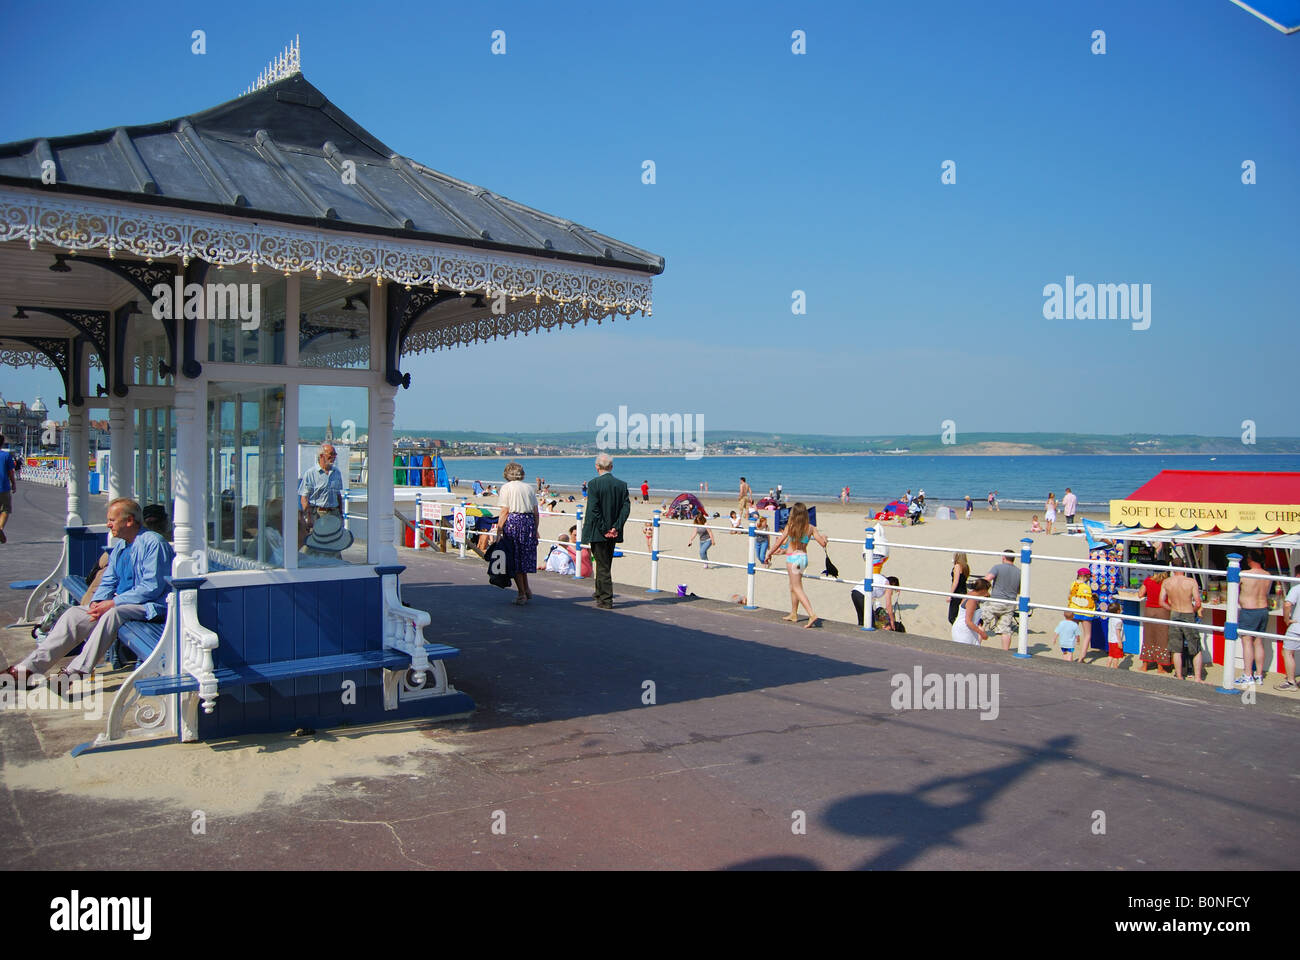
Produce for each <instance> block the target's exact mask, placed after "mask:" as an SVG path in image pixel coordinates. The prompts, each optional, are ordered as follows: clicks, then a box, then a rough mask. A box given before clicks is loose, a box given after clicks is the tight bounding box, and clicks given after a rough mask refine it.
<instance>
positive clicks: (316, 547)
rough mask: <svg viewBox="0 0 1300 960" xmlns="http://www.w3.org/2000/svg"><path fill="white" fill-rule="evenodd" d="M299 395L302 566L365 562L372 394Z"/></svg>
mask: <svg viewBox="0 0 1300 960" xmlns="http://www.w3.org/2000/svg"><path fill="white" fill-rule="evenodd" d="M298 390H299V392H298V411H299V413H298V487H297V490H298V503H297V507H298V547H299V549H298V566H299V567H330V566H336V565H338V564H343V563H365V562H366V541H367V539H368V538H367V524H368V522H369V516H370V511H369V509H368V501H369V497H368V496H367V493H368V485H369V462H368V452H369V443H368V441H369V433H370V422H369V418H368V413H369V409H370V394H369V391H367V390H366V389H365V388H364V387H312V386H304V387H299V388H298Z"/></svg>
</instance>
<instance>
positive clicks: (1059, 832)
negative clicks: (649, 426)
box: [0, 484, 1300, 870]
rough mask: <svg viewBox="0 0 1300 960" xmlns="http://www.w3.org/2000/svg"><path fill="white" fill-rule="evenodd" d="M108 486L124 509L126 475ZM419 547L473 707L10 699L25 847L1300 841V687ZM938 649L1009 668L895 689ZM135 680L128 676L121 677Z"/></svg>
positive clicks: (438, 633) (957, 658)
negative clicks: (405, 712)
mask: <svg viewBox="0 0 1300 960" xmlns="http://www.w3.org/2000/svg"><path fill="white" fill-rule="evenodd" d="M91 500H92V504H91V506H90V508H89V510H88V515H89V516H91V517H92V518H96V519H97V518H98V517H99V516H100V515H101V514H102V510H103V502H104V498H103V497H92V498H91ZM63 510H64V492H63V490H61V489H59V488H54V487H39V486H36V485H34V484H22V485H21V486H20V487H19V490H18V492H17V494H16V495H15V513H14V517H13V519H12V521H11V522H10V525H9V527H8V533H9V543H8V544H7V545H5V546H3V547H0V583H2V584H4V585H5V587H6V589H3V591H0V621H2V622H3V623H6V624H7V623H12V622H14V621H15V620H16V619H17V618H18V616H19V614H20V613H21V610H22V604H23V602H24V601H25V599H26V594H25V593H22V592H19V591H16V590H8V589H7V584H8V583H9V582H10V581H14V580H25V579H39V578H40V577H43V576H44V575H45V573H47V572H48V570H49V569H50V567H51V566H52V565H53V563H54V562H55V560H56V559H57V557H58V553H59V535H60V532H61V525H62V515H63ZM635 533H636V531H630V532H629V536H630V537H631V536H632V535H634V534H635ZM402 562H403V563H406V564H407V570H406V573H405V574H404V575H403V578H402V584H403V586H402V593H403V599H404V600H405V602H406V603H408V604H411V605H413V606H416V607H421V608H423V609H427V610H429V611H430V612H431V613H432V616H433V627H432V628H430V630H429V631H428V639H429V640H443V641H446V642H448V643H451V644H453V645H455V646H457V647H460V648H461V650H462V655H461V656H460V657H459V658H457V659H455V660H451V661H449V662H448V670H449V673H450V677H451V682H452V683H453V684H454V685H455V686H456V687H457V688H459V689H462V690H465V691H466V692H467V693H469V694H470V695H471V696H472V697H473V698H474V699H475V700H476V701H477V703H478V705H479V709H478V712H477V713H475V715H474V716H473V717H472V718H470V719H468V720H465V721H457V722H451V723H441V724H434V723H428V722H419V723H408V724H398V725H389V726H379V727H373V728H366V729H362V728H337V729H333V730H323V731H319V732H317V733H316V734H315V735H308V736H302V737H294V736H291V735H288V734H285V735H275V736H257V737H246V738H241V739H239V740H238V741H227V742H209V743H201V744H179V743H163V744H154V745H149V746H144V747H140V748H136V749H126V750H117V751H111V752H91V753H88V754H85V755H83V756H81V757H80V758H78V759H75V760H74V759H72V758H71V757H69V756H68V751H69V750H70V749H71V748H72V747H73V746H74V745H76V744H78V743H80V742H84V741H86V740H90V739H92V738H93V736H94V734H95V733H96V732H97V730H98V729H102V720H101V721H99V722H93V721H90V720H88V719H85V718H84V717H83V716H82V714H81V713H80V712H76V711H71V710H67V709H62V710H5V711H3V712H0V791H2V792H3V797H2V798H0V841H3V850H4V853H3V855H0V856H2V859H0V865H3V866H4V867H7V868H16V869H47V868H120V867H128V866H130V867H151V868H156V867H169V868H177V869H191V868H193V869H214V868H216V869H223V868H235V869H280V868H318V869H319V868H323V869H358V868H372V869H373V868H440V869H575V868H576V869H607V868H637V869H642V868H644V869H724V868H746V867H774V868H805V869H857V868H868V869H897V868H919V869H961V870H978V869H994V868H1028V869H1035V868H1037V869H1075V868H1079V869H1124V870H1185V869H1203V870H1210V869H1214V870H1221V869H1229V870H1235V869H1254V868H1265V869H1295V868H1296V867H1297V866H1300V854H1298V853H1296V851H1297V850H1298V849H1300V826H1297V823H1296V817H1295V813H1294V809H1293V808H1294V804H1293V803H1291V798H1292V797H1293V796H1294V793H1295V789H1296V775H1295V774H1294V773H1293V772H1292V769H1291V766H1290V764H1289V763H1288V762H1287V760H1286V758H1287V757H1288V756H1289V755H1290V748H1291V746H1292V745H1293V743H1294V738H1295V734H1296V731H1297V730H1298V729H1300V726H1298V724H1300V706H1298V705H1297V704H1296V703H1294V702H1293V701H1292V700H1290V699H1289V698H1282V697H1260V698H1259V700H1258V702H1257V703H1254V704H1245V703H1243V702H1242V700H1241V699H1240V698H1238V697H1229V696H1224V695H1220V694H1216V693H1214V692H1213V691H1212V690H1211V689H1208V688H1206V687H1201V686H1199V685H1194V684H1190V683H1185V684H1182V685H1181V686H1177V687H1175V688H1172V689H1171V685H1170V683H1169V681H1167V680H1161V679H1159V678H1155V677H1147V676H1142V675H1141V674H1132V673H1129V672H1128V671H1106V670H1093V671H1087V673H1086V674H1084V673H1082V672H1080V671H1079V670H1078V669H1071V667H1070V665H1068V664H1064V663H1060V662H1058V661H1055V660H1050V659H1047V658H1036V659H1034V660H1032V661H1017V660H1013V659H1011V658H1009V657H1007V656H1006V655H1004V654H1003V653H1001V651H996V650H991V649H981V648H973V647H958V646H957V645H955V644H953V643H951V642H950V641H948V640H947V639H930V638H926V637H922V636H918V635H915V634H905V635H899V634H887V633H874V634H864V633H863V632H861V631H859V630H857V629H856V628H854V627H852V626H850V625H844V624H837V623H833V622H827V623H826V624H825V625H824V626H823V627H822V628H820V629H816V630H804V629H801V628H799V627H792V626H790V625H789V624H786V623H782V622H781V621H780V620H779V614H778V613H776V612H774V611H769V610H758V611H750V612H746V611H743V610H741V609H739V608H737V607H736V606H734V605H731V604H726V603H723V602H719V601H713V600H706V599H692V598H687V599H679V598H677V597H675V596H669V595H668V594H660V595H658V597H659V598H658V599H650V598H648V596H647V595H646V594H645V592H644V590H643V589H642V588H639V587H630V586H624V587H622V588H620V589H617V591H616V592H617V593H618V596H617V598H616V604H617V609H616V610H615V611H613V612H604V611H600V610H596V609H595V608H594V605H593V603H592V601H591V596H590V594H591V584H590V581H574V580H571V579H564V578H560V577H558V576H554V575H546V574H538V575H537V576H536V577H534V578H533V579H532V583H533V587H534V591H535V593H536V594H537V598H536V599H535V600H534V602H533V603H532V604H530V605H529V606H527V607H522V608H519V607H514V606H513V605H511V603H510V601H511V599H512V598H513V596H514V594H513V591H508V592H507V591H500V590H497V589H496V588H493V587H491V586H489V585H488V584H487V582H486V576H485V568H484V566H483V564H482V563H481V561H479V560H477V559H470V560H466V561H459V560H457V559H455V557H454V556H453V555H450V554H449V555H445V556H444V555H439V554H431V553H428V552H420V553H416V552H414V551H403V552H402ZM620 562H621V561H616V563H615V568H614V569H615V577H616V579H617V577H618V572H619V563H620ZM30 644H31V641H30V639H29V637H28V634H27V630H26V629H6V630H0V660H2V661H3V663H4V664H5V665H7V664H10V663H13V662H15V661H16V660H17V659H18V658H19V657H21V656H22V654H23V653H24V652H25V651H26V650H27V649H29V648H30ZM918 666H919V667H920V668H921V669H922V672H923V673H925V674H929V673H938V674H949V673H953V674H968V673H974V674H976V675H981V674H982V675H985V678H986V679H988V680H990V681H991V680H992V678H994V677H996V680H997V692H998V696H997V699H996V717H995V718H991V719H980V714H981V711H980V710H978V709H925V710H923V709H915V710H896V709H894V706H893V705H891V695H892V694H893V693H894V687H893V684H891V680H892V679H893V678H894V677H896V676H899V675H901V676H902V677H904V678H906V679H908V680H909V682H910V679H911V678H912V677H913V675H914V670H915V668H917V667H918ZM122 676H123V675H122V674H120V673H118V674H114V673H107V674H105V678H106V681H107V686H108V689H109V691H111V690H112V689H114V688H115V687H116V686H117V684H118V683H120V681H121V678H122ZM647 682H649V683H652V684H653V693H654V697H653V700H654V702H653V703H646V702H645V700H647V699H649V696H648V693H649V690H648V688H647V686H646V685H647ZM985 712H986V713H992V712H994V711H992V710H988V711H985ZM1099 813H1100V814H1101V816H1100V817H1099V816H1098V814H1099ZM801 814H802V816H801ZM801 823H802V824H803V826H804V832H801V833H799V832H795V830H793V829H792V825H793V826H795V827H798V826H799V825H800V824H801ZM1098 824H1101V825H1102V826H1103V827H1104V832H1100V831H1099V830H1098ZM494 825H495V826H496V828H497V832H494ZM200 826H201V828H202V829H201V830H200V829H199V827H200ZM501 831H504V832H501Z"/></svg>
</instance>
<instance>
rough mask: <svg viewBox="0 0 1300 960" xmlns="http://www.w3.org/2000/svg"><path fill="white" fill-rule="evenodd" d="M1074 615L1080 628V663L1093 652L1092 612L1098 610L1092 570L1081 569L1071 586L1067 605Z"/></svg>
mask: <svg viewBox="0 0 1300 960" xmlns="http://www.w3.org/2000/svg"><path fill="white" fill-rule="evenodd" d="M1066 606H1067V607H1069V608H1070V610H1071V611H1072V612H1073V613H1074V621H1075V623H1076V624H1077V625H1078V627H1079V662H1080V663H1082V662H1083V659H1084V657H1086V656H1087V655H1088V653H1089V652H1090V651H1091V650H1092V640H1091V638H1092V611H1093V610H1095V609H1096V608H1097V604H1096V601H1094V600H1093V597H1092V570H1091V569H1089V568H1088V567H1080V568H1079V569H1078V571H1077V576H1076V577H1075V581H1074V583H1072V584H1070V600H1069V603H1067V604H1066Z"/></svg>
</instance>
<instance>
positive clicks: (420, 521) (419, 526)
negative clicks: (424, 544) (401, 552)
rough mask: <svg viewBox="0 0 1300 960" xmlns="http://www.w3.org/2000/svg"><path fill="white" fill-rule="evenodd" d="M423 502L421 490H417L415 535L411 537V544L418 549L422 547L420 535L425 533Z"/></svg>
mask: <svg viewBox="0 0 1300 960" xmlns="http://www.w3.org/2000/svg"><path fill="white" fill-rule="evenodd" d="M423 505H424V504H423V502H422V501H421V500H420V491H419V490H417V491H415V535H414V536H412V537H411V544H412V546H414V547H415V549H416V550H419V549H420V536H421V534H423V533H424V517H423V515H422V510H421V507H423Z"/></svg>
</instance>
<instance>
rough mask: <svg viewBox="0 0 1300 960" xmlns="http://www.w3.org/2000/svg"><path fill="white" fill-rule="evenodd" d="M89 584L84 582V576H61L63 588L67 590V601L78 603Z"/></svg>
mask: <svg viewBox="0 0 1300 960" xmlns="http://www.w3.org/2000/svg"><path fill="white" fill-rule="evenodd" d="M89 586H90V584H89V583H87V582H86V578H85V577H81V576H77V575H76V574H69V575H68V576H66V577H64V578H63V589H64V590H66V591H68V598H69V602H71V603H80V602H81V598H82V597H84V596H85V595H86V588H87V587H89Z"/></svg>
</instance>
